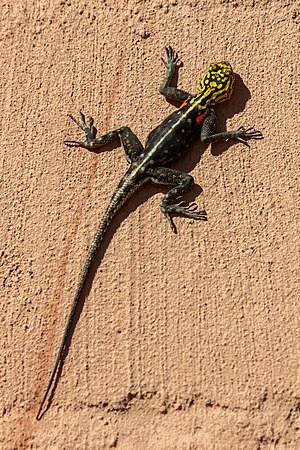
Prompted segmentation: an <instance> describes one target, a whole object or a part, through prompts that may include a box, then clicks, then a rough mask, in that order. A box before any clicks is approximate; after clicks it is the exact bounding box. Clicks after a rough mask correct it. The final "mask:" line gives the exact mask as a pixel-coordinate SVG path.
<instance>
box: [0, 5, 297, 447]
mask: <svg viewBox="0 0 300 450" xmlns="http://www.w3.org/2000/svg"><path fill="white" fill-rule="evenodd" d="M1 10H2V16H1V17H2V18H1V27H0V36H1V54H0V56H1V68H2V74H1V78H0V86H1V112H0V115H1V135H2V137H1V279H2V281H1V283H2V288H1V303H0V305H1V306H0V307H1V325H0V327H1V328H0V330H1V365H0V371H1V372H0V383H1V385H0V386H1V392H0V394H1V395H0V398H1V418H0V447H1V449H5V450H6V449H24V448H32V449H108V448H117V449H137V450H139V449H143V450H144V449H163V450H166V449H174V450H175V449H178V450H184V449H234V450H235V449H251V450H252V449H274V448H276V449H277V448H278V449H297V448H300V436H299V427H300V421H299V410H300V400H299V396H300V392H299V353H300V352H299V337H300V336H299V334H300V333H299V291H298V292H297V288H299V285H298V276H299V260H298V259H297V257H298V255H297V250H298V248H299V247H298V244H299V234H297V233H298V230H297V227H298V226H299V197H298V184H297V178H298V177H299V143H298V142H299V132H300V130H299V67H300V63H299V22H300V7H299V3H298V2H297V1H288V0H286V1H279V0H278V1H276V0H273V1H255V0H248V1H247V0H245V1H240V0H235V1H230V0H227V1H225V0H223V1H222V0H220V1H217V0H212V1H207V0H202V1H201V2H199V1H192V0H187V1H185V2H183V1H182V2H181V1H179V0H171V1H170V0H167V1H157V0H152V1H151V2H148V1H145V0H144V1H137V0H135V1H133V0H132V1H124V0H123V1H122V0H120V1H103V2H96V1H95V2H92V1H86V2H80V1H78V0H77V1H64V0H60V1H58V0H49V1H47V2H46V1H44V0H40V1H38V2H34V1H32V0H27V1H21V0H15V1H14V2H12V1H3V2H2V8H1ZM166 44H169V45H172V46H174V48H176V50H177V51H178V52H179V54H180V56H181V59H182V61H183V67H182V68H181V69H180V71H179V80H178V86H179V87H182V88H183V89H186V90H190V91H192V92H195V90H196V87H197V84H198V82H199V79H200V76H201V74H202V73H203V71H204V70H206V68H207V66H208V64H209V63H210V62H211V61H212V60H215V59H224V58H226V59H227V60H229V61H230V62H231V63H232V65H233V67H234V69H235V71H236V73H237V74H238V75H239V77H237V82H236V89H235V92H234V95H233V97H232V100H231V101H230V102H228V103H227V104H222V105H220V106H219V107H218V114H219V117H220V121H219V129H220V130H224V129H226V128H228V129H233V128H236V127H238V126H240V125H245V126H255V127H256V128H257V129H259V130H261V131H263V133H264V136H265V139H264V140H263V141H252V142H251V143H250V148H247V147H246V146H244V145H242V144H235V143H234V144H233V143H222V144H215V145H213V146H212V147H210V146H205V145H201V144H199V143H198V144H197V145H194V146H193V148H192V149H191V152H190V153H189V154H188V156H187V157H186V158H185V159H183V160H182V161H181V162H180V163H178V164H177V166H176V167H178V168H180V169H181V170H184V171H186V172H189V173H191V174H192V175H193V176H194V178H195V181H196V183H197V184H198V187H195V188H194V189H192V190H191V192H189V193H188V194H187V197H186V198H188V199H189V200H193V199H195V198H196V201H197V202H198V204H199V205H200V206H201V207H204V208H205V209H206V211H207V213H208V222H206V223H204V222H193V221H191V220H188V219H184V218H180V217H177V218H176V219H175V221H176V225H177V227H178V234H177V235H174V234H172V232H171V230H170V228H169V225H168V223H167V221H166V220H165V219H164V217H163V215H162V214H161V212H160V210H159V200H160V198H161V197H162V194H163V192H166V188H165V187H158V186H152V185H149V186H148V185H147V186H145V187H143V188H142V189H140V191H139V192H138V193H137V194H136V195H135V196H134V197H133V198H132V200H131V201H130V202H129V203H128V204H126V205H125V206H124V207H123V209H122V211H121V212H120V214H119V215H118V217H117V218H116V220H115V221H114V223H113V224H112V227H111V228H110V230H109V232H108V234H107V238H106V240H105V243H104V247H103V249H102V251H101V252H99V257H98V260H97V263H98V267H95V270H94V274H93V277H92V278H91V280H90V281H91V283H90V287H89V289H88V291H87V292H86V294H87V295H86V299H85V302H84V303H83V304H82V311H81V314H80V316H79V319H78V323H77V326H76V329H75V331H74V334H73V339H72V342H71V346H70V348H69V351H68V355H67V357H66V359H65V363H64V366H63V369H62V372H61V374H60V376H59V378H58V382H57V385H56V389H55V392H54V395H53V398H52V402H51V404H50V407H49V409H48V410H47V411H46V413H45V414H44V416H43V418H42V420H40V421H39V422H37V421H36V420H35V415H36V412H37V409H38V405H39V401H40V400H41V397H42V395H43V390H44V389H45V386H46V383H47V382H48V379H49V374H50V371H51V369H52V365H53V363H54V358H55V356H56V352H57V348H58V345H59V342H60V339H61V336H62V332H63V329H64V326H65V321H66V317H67V314H68V312H69V308H70V304H71V302H72V297H73V295H74V291H75V288H76V283H77V281H78V277H79V273H80V270H81V267H82V265H83V262H84V259H85V255H86V252H87V248H88V245H89V243H90V242H91V239H92V236H93V234H94V232H95V230H96V228H97V224H98V223H99V220H100V217H101V214H102V213H103V211H104V209H105V207H106V204H107V201H108V199H109V197H110V195H111V192H112V190H113V189H114V187H115V185H116V184H117V182H118V180H119V178H120V177H121V175H122V174H123V173H124V171H125V170H126V167H127V162H126V160H125V158H124V156H123V154H122V150H121V149H120V148H118V146H117V145H115V146H110V147H109V148H108V150H110V151H106V152H101V153H98V154H97V153H93V152H89V151H87V150H84V149H80V148H77V149H70V148H67V147H66V146H64V144H63V140H64V139H66V138H70V137H71V138H76V137H80V136H81V133H80V130H78V129H76V126H75V125H74V124H72V123H71V122H70V121H69V120H68V119H67V117H66V114H67V113H68V112H69V113H73V114H77V112H78V111H79V110H81V109H82V110H83V111H84V112H85V113H87V114H91V115H92V116H93V117H95V121H96V125H97V127H98V128H99V129H100V132H103V133H104V132H106V131H108V130H112V129H115V128H117V127H119V126H121V125H129V126H130V127H131V128H132V129H133V130H134V131H135V132H136V133H137V135H138V136H139V137H140V139H141V141H142V142H144V141H145V138H146V137H147V134H148V133H149V132H150V130H151V129H152V128H153V127H154V126H156V125H157V124H158V123H159V122H160V121H161V120H162V119H164V118H165V116H166V115H167V114H169V113H170V112H171V111H173V110H174V106H173V105H171V104H169V103H168V102H166V101H165V99H164V98H163V97H162V96H160V95H159V93H158V87H159V85H160V83H161V80H162V78H163V76H164V73H165V72H164V67H163V65H162V62H161V60H160V57H161V56H163V49H164V46H165V45H166ZM199 185H200V186H201V187H202V188H203V193H201V190H200V188H199ZM100 262H101V264H100ZM99 264H100V266H99Z"/></svg>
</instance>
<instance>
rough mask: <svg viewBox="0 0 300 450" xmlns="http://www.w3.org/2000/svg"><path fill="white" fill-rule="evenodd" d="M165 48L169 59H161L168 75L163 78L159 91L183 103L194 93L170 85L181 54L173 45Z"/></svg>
mask: <svg viewBox="0 0 300 450" xmlns="http://www.w3.org/2000/svg"><path fill="white" fill-rule="evenodd" d="M165 50H166V54H167V60H166V61H165V60H164V59H163V58H161V59H162V62H163V63H164V65H165V66H166V69H167V75H166V76H165V78H164V79H163V82H162V84H161V86H160V88H159V92H160V93H161V94H162V95H164V96H165V97H166V98H168V99H170V100H175V101H176V102H181V103H182V102H184V101H185V100H187V99H188V98H190V97H192V94H189V93H188V92H186V91H183V90H181V89H177V88H175V87H172V86H170V83H171V81H172V78H173V75H174V73H175V71H176V69H177V67H178V65H177V63H178V61H179V56H178V54H177V53H176V52H175V51H174V50H173V48H172V47H166V48H165Z"/></svg>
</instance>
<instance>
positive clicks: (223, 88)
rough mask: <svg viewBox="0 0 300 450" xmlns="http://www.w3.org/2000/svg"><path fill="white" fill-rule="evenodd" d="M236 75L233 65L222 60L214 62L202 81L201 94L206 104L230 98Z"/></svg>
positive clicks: (213, 103)
mask: <svg viewBox="0 0 300 450" xmlns="http://www.w3.org/2000/svg"><path fill="white" fill-rule="evenodd" d="M233 84H234V76H233V70H232V67H231V65H230V64H229V63H228V62H226V61H222V62H219V63H212V64H211V65H210V66H209V69H208V71H207V72H206V73H205V74H204V76H203V78H202V80H201V81H200V86H199V88H198V89H199V94H198V95H201V97H202V98H203V100H204V101H205V106H208V105H215V104H216V103H221V102H224V101H225V100H229V99H230V97H231V94H232V91H233Z"/></svg>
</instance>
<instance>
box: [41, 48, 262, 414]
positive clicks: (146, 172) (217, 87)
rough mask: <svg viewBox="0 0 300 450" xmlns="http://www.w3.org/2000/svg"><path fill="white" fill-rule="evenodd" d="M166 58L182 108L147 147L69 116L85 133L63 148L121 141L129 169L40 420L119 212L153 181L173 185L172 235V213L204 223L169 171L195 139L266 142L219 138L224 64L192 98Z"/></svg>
mask: <svg viewBox="0 0 300 450" xmlns="http://www.w3.org/2000/svg"><path fill="white" fill-rule="evenodd" d="M166 54H167V58H166V61H165V60H164V59H163V58H162V61H163V63H164V65H165V66H166V69H167V74H166V76H165V78H164V80H163V82H162V84H161V86H160V93H161V94H162V95H164V96H165V97H166V98H168V99H170V100H175V101H177V102H180V103H181V106H180V107H179V109H178V110H176V111H175V112H173V113H172V114H170V115H169V116H168V117H167V118H166V119H165V120H164V121H163V122H162V123H161V124H160V125H158V126H157V127H156V128H155V129H154V130H153V131H151V133H150V134H149V136H148V138H147V140H146V144H145V147H143V146H142V144H141V143H140V141H139V139H138V138H137V136H136V135H135V134H134V133H133V132H132V131H131V129H130V128H129V127H121V128H118V129H116V130H114V131H111V132H110V133H107V134H105V135H104V136H101V137H99V138H97V137H96V129H95V127H94V120H93V119H92V118H91V117H90V118H89V119H88V121H86V119H85V116H84V115H83V114H82V113H80V118H81V121H79V120H77V119H76V118H75V117H73V116H72V115H70V114H68V116H69V117H70V119H71V120H72V121H73V122H75V123H76V125H78V127H79V128H81V130H82V131H83V132H84V139H83V140H82V141H77V140H67V141H65V144H67V145H69V146H81V147H85V148H87V149H96V148H99V147H102V146H104V145H106V144H107V143H109V142H111V141H113V140H115V139H119V140H120V142H121V145H122V147H123V150H124V152H125V156H126V159H127V161H128V163H129V168H128V170H127V172H126V173H125V175H124V176H123V177H122V179H121V180H120V182H119V184H118V185H117V187H116V189H115V191H114V193H113V195H112V197H111V199H110V201H109V204H108V206H107V208H106V211H105V213H104V215H103V218H102V220H101V222H100V225H99V228H98V230H97V232H96V234H95V236H94V239H93V241H92V243H91V246H90V248H89V251H88V254H87V258H86V262H85V264H84V267H83V270H82V273H81V275H80V279H79V283H78V286H77V291H76V293H75V297H74V299H73V304H72V307H71V311H70V314H69V317H68V321H67V325H66V328H65V331H64V334H63V337H62V341H61V344H60V347H59V351H58V354H57V358H56V361H55V364H54V368H53V371H52V373H51V376H50V381H49V383H48V386H47V388H46V391H45V394H44V397H43V399H42V401H41V404H40V408H39V410H38V413H37V419H39V418H40V415H41V412H42V409H43V406H44V404H45V401H46V399H47V396H48V394H49V392H50V389H51V387H52V385H53V383H54V380H55V376H56V374H57V371H58V369H59V367H60V363H61V362H62V357H63V353H64V350H65V346H66V342H67V339H68V336H69V333H70V330H71V327H72V324H73V320H74V315H75V311H76V309H77V306H78V303H79V300H80V297H81V295H82V291H83V287H84V285H85V283H86V280H87V276H88V273H89V271H90V268H91V265H92V263H93V261H94V258H95V255H96V253H97V250H98V249H99V247H100V245H101V243H102V241H103V237H104V235H105V232H106V230H107V228H108V226H109V225H110V223H111V220H112V218H113V217H114V216H115V214H116V212H117V211H118V210H119V208H120V207H121V206H122V205H123V204H124V202H125V201H127V199H128V198H129V197H130V196H131V195H132V194H133V193H134V192H135V191H136V189H138V187H139V186H141V185H142V184H143V183H145V182H146V181H149V180H150V181H153V182H154V183H159V184H164V185H170V186H171V189H170V190H169V191H168V192H167V194H166V195H165V196H164V197H163V199H162V200H161V202H160V209H161V211H162V212H163V214H164V215H165V216H166V218H167V220H168V222H169V224H170V226H171V229H172V231H174V232H176V228H175V224H174V222H173V219H172V217H171V214H172V213H176V214H181V215H183V216H186V217H189V218H191V219H199V220H206V212H205V211H199V210H198V209H197V205H196V204H195V203H187V202H184V201H178V200H179V199H180V198H181V196H182V194H183V193H184V192H185V191H186V190H187V189H188V188H190V187H191V186H192V185H193V184H194V179H193V177H192V176H191V175H188V174H186V173H184V172H181V171H179V170H175V169H171V168H169V167H167V166H168V165H169V164H170V163H172V162H173V161H176V160H178V159H179V158H181V156H182V155H183V154H184V153H186V151H187V150H188V148H189V147H190V145H191V142H192V141H194V140H195V139H197V138H198V139H199V138H200V140H201V141H202V142H205V143H212V142H219V141H224V140H229V139H236V140H238V141H240V142H242V143H244V144H246V145H248V144H247V141H246V140H247V139H262V137H263V136H262V133H261V132H260V131H256V130H255V129H254V128H248V129H245V128H244V127H239V128H238V129H237V130H234V131H225V132H221V133H215V129H216V125H217V118H216V113H215V110H214V108H213V106H214V105H215V104H216V103H221V102H224V101H225V100H228V99H230V97H231V95H232V91H233V85H234V75H233V70H232V67H231V65H230V64H229V63H228V62H226V61H222V62H219V63H213V64H211V65H210V67H209V69H208V71H207V72H206V73H205V74H204V76H203V78H202V79H201V81H200V87H199V88H198V91H199V92H198V93H197V94H196V95H192V94H189V93H188V92H185V91H183V90H181V89H177V88H174V87H171V86H170V84H171V80H172V77H173V74H174V72H175V70H176V68H177V67H178V62H179V57H178V55H177V53H176V52H175V51H174V50H173V49H172V47H167V48H166ZM176 202H177V203H176Z"/></svg>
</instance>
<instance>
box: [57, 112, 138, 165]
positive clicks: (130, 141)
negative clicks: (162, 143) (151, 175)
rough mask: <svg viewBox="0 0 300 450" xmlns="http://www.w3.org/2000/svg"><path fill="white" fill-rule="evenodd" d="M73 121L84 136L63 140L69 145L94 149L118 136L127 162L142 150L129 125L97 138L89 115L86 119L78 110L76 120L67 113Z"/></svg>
mask: <svg viewBox="0 0 300 450" xmlns="http://www.w3.org/2000/svg"><path fill="white" fill-rule="evenodd" d="M68 117H70V119H71V120H73V122H75V123H76V125H77V126H78V127H79V128H81V130H82V131H83V132H84V134H85V138H84V139H83V140H82V141H75V140H74V141H71V140H67V141H64V143H65V144H67V145H69V146H77V147H84V148H87V149H96V148H100V147H103V146H104V145H106V144H108V143H110V142H112V141H114V140H115V139H117V138H119V139H120V142H121V144H122V148H123V150H124V153H125V157H126V159H127V161H128V162H129V163H131V162H132V161H134V160H135V159H136V158H137V157H138V156H139V155H140V154H141V153H142V151H143V146H142V144H141V143H140V141H139V139H138V137H137V136H136V135H135V134H134V133H133V131H131V129H130V128H129V127H120V128H118V129H117V130H114V131H110V132H109V133H106V134H104V135H103V136H101V137H99V138H97V137H96V134H97V131H96V128H95V127H94V119H93V118H92V117H89V118H88V120H87V121H86V119H85V116H84V114H82V112H80V118H81V121H79V120H77V119H76V118H75V117H73V116H72V115H71V114H68Z"/></svg>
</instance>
